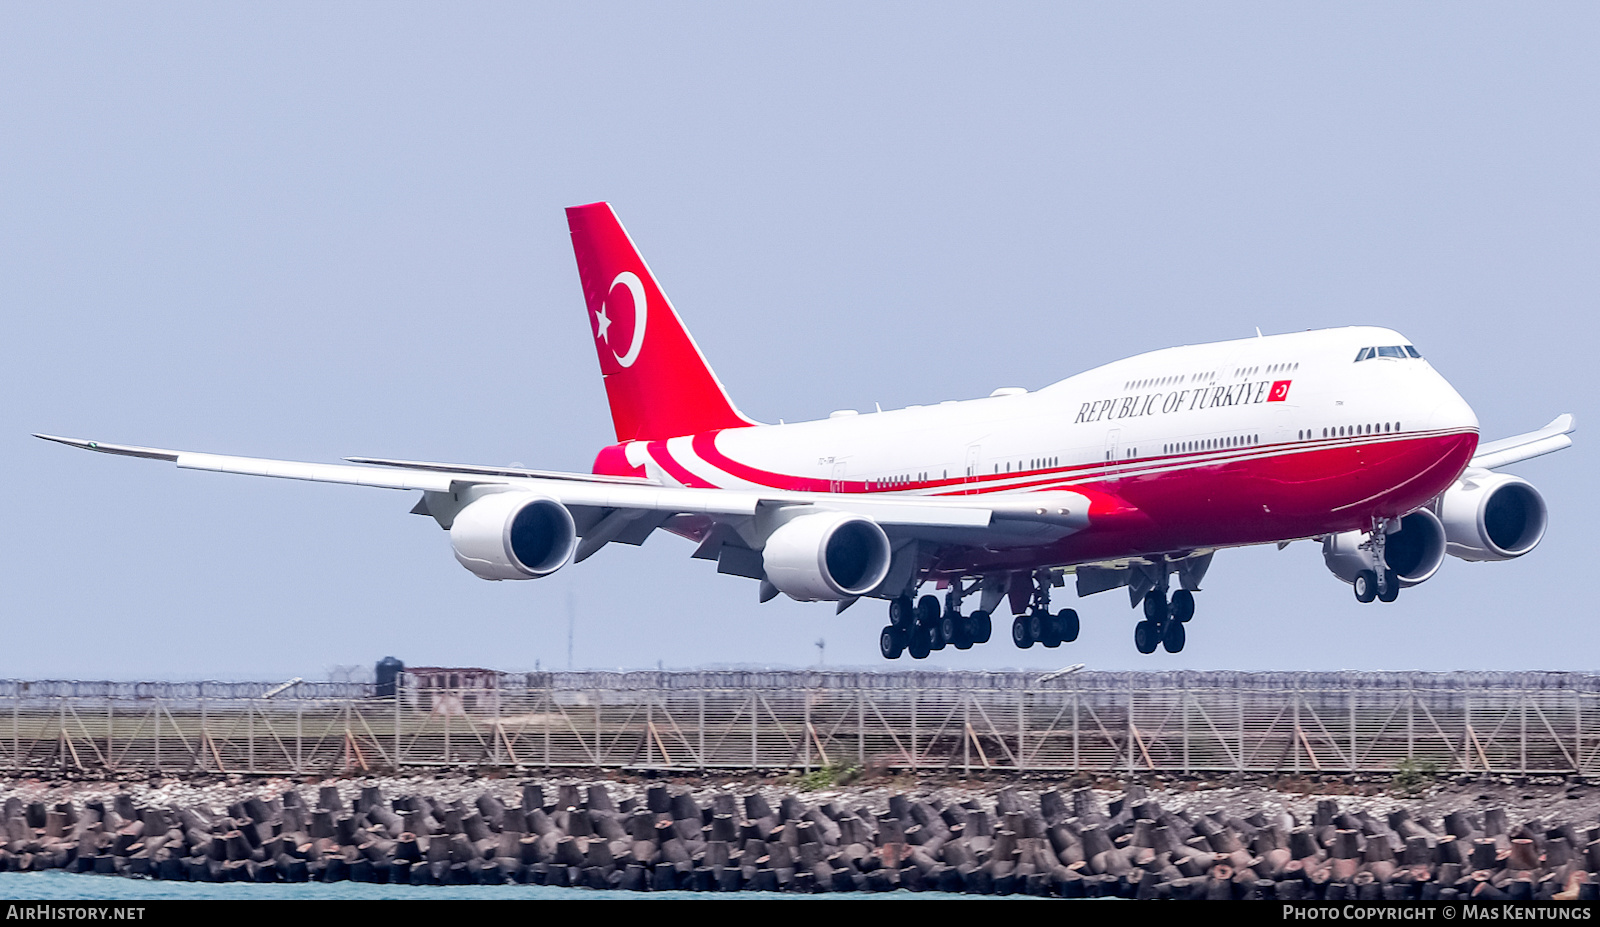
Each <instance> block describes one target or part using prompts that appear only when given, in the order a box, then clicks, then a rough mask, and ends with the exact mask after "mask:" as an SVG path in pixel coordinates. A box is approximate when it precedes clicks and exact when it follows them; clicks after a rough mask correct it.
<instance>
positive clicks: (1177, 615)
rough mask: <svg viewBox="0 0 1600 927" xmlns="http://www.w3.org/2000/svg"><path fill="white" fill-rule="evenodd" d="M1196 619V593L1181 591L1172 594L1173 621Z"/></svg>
mask: <svg viewBox="0 0 1600 927" xmlns="http://www.w3.org/2000/svg"><path fill="white" fill-rule="evenodd" d="M1193 617H1194V593H1192V592H1190V591H1189V590H1187V589H1179V590H1178V591H1177V592H1174V593H1173V594H1172V620H1174V621H1188V620H1189V619H1190V618H1193Z"/></svg>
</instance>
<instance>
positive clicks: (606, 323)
mask: <svg viewBox="0 0 1600 927" xmlns="http://www.w3.org/2000/svg"><path fill="white" fill-rule="evenodd" d="M594 320H595V325H596V327H597V328H598V329H599V331H596V332H595V334H594V336H595V337H596V338H602V339H604V340H605V343H606V344H610V343H611V338H610V337H609V336H607V335H606V329H608V328H610V327H611V320H610V319H608V318H606V307H605V304H604V303H601V304H600V311H599V312H596V313H595V314H594Z"/></svg>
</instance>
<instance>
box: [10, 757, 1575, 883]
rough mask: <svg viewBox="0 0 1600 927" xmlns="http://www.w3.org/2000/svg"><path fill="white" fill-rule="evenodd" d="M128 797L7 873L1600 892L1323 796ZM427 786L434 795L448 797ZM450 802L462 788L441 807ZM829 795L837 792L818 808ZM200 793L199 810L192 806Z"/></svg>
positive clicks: (1561, 837)
mask: <svg viewBox="0 0 1600 927" xmlns="http://www.w3.org/2000/svg"><path fill="white" fill-rule="evenodd" d="M398 791H399V790H398V789H395V788H394V787H393V785H390V786H389V788H387V789H386V788H385V787H384V785H382V784H366V785H362V786H356V785H353V784H351V783H348V782H346V783H345V784H344V786H343V788H341V787H340V785H339V784H334V783H328V784H323V785H321V786H320V787H306V786H295V787H289V788H280V789H277V790H271V789H267V790H259V791H256V790H250V789H240V790H235V792H236V794H234V795H233V796H231V797H230V799H229V800H228V802H227V804H226V807H215V806H213V805H210V804H208V803H207V802H205V801H198V800H189V801H181V800H172V797H171V796H168V797H167V798H168V800H167V801H165V802H157V801H150V800H148V799H150V798H151V797H152V796H150V795H145V796H143V797H144V798H145V799H146V800H145V801H142V802H141V801H136V798H135V795H134V794H132V793H130V792H127V791H119V792H109V791H108V792H105V793H104V794H101V795H98V796H93V797H82V798H71V797H69V798H65V799H62V798H61V796H56V798H57V799H58V800H55V801H45V800H25V799H24V798H21V797H18V795H16V794H12V795H11V796H10V797H8V798H6V799H5V800H4V802H3V806H0V808H3V818H4V834H3V842H0V868H3V869H5V870H10V871H39V870H45V869H64V870H69V871H73V872H93V873H102V874H106V875H122V876H133V877H142V878H151V879H176V880H190V881H207V882H222V881H251V882H278V881H283V882H303V881H338V880H344V879H349V880H355V881H364V882H391V883H409V884H414V885H433V884H478V883H488V884H500V883H508V882H518V883H533V884H541V885H558V886H574V887H587V888H596V889H624V890H629V891H639V892H647V891H666V890H690V891H707V892H732V891H745V890H754V891H793V892H862V891H865V892H886V891H893V890H897V889H906V890H910V891H930V890H937V891H945V892H968V893H979V894H1028V895H1037V896H1060V897H1068V898H1078V897H1103V896H1119V897H1126V898H1174V899H1241V898H1243V899H1280V900H1312V899H1324V900H1378V899H1386V900H1404V899H1422V900H1429V899H1452V898H1476V899H1497V900H1498V899H1506V900H1516V899H1522V900H1537V899H1547V900H1548V899H1577V900H1595V899H1597V898H1600V886H1597V883H1596V882H1595V880H1594V879H1593V878H1592V877H1591V873H1594V872H1597V871H1600V825H1594V824H1589V825H1584V826H1573V825H1571V824H1554V823H1540V822H1536V821H1525V822H1516V823H1513V822H1510V821H1508V820H1507V815H1506V813H1505V811H1504V810H1497V809H1489V810H1487V811H1485V812H1483V813H1481V814H1478V813H1468V812H1452V813H1448V814H1445V815H1443V816H1442V818H1441V819H1440V820H1437V821H1434V820H1430V819H1429V818H1427V817H1422V816H1417V817H1413V816H1412V814H1411V812H1409V811H1407V810H1404V809H1395V810H1391V811H1390V812H1389V813H1387V814H1386V815H1374V814H1372V813H1370V812H1369V811H1366V810H1362V809H1360V808H1352V809H1351V810H1341V808H1340V805H1339V803H1338V802H1337V801H1336V800H1334V799H1323V800H1321V801H1318V802H1317V803H1316V805H1315V811H1314V812H1313V813H1309V814H1306V815H1304V816H1303V817H1304V818H1305V819H1297V818H1296V817H1295V816H1293V815H1292V814H1290V813H1288V812H1287V811H1274V812H1271V813H1268V812H1264V811H1254V812H1250V813H1247V814H1245V815H1244V816H1243V817H1239V816H1236V812H1237V811H1239V810H1241V809H1234V811H1229V810H1224V809H1216V810H1211V811H1198V810H1195V809H1194V808H1193V807H1191V808H1175V809H1174V808H1164V807H1162V805H1161V804H1160V803H1158V801H1156V800H1155V799H1154V798H1152V797H1151V796H1150V795H1149V794H1148V793H1147V792H1146V791H1145V790H1144V789H1143V787H1141V786H1138V785H1129V786H1128V787H1127V789H1126V791H1125V792H1124V793H1122V794H1121V795H1117V794H1115V793H1104V792H1095V791H1092V790H1090V789H1087V788H1083V789H1076V790H1072V791H1070V792H1062V791H1058V790H1053V789H1052V790H1046V791H1042V792H1037V793H1023V792H1021V791H1019V790H1017V789H1014V788H1002V789H999V790H998V791H996V792H994V793H993V794H989V795H983V794H974V795H969V796H966V797H960V796H952V795H950V794H948V793H945V794H943V795H941V794H939V793H934V794H928V795H925V796H920V797H912V796H907V795H904V794H893V795H888V796H887V798H886V802H885V801H882V800H879V801H875V802H863V801H861V800H860V799H861V797H862V796H861V795H859V794H858V795H856V796H855V797H854V800H852V798H851V797H850V794H849V793H843V794H842V795H834V796H832V797H831V800H823V801H818V802H816V803H808V802H807V801H805V800H804V798H803V797H802V794H801V793H787V792H779V791H774V790H771V789H759V790H740V791H743V792H744V794H740V793H739V792H738V791H735V790H732V789H707V790H701V791H699V792H691V791H688V790H684V789H675V788H671V787H669V786H667V785H664V784H650V785H644V786H631V785H622V786H619V785H616V784H608V783H602V782H593V783H588V784H582V783H573V782H565V783H548V782H530V783H526V784H522V785H520V786H517V785H512V784H509V783H504V782H501V783H483V784H480V785H479V786H477V787H475V788H469V789H461V788H454V789H448V790H440V789H433V790H429V789H427V788H416V789H413V790H411V791H409V792H408V793H406V794H386V792H398ZM430 791H431V792H432V793H433V794H430ZM449 792H454V793H455V794H454V795H453V796H451V795H450V794H447V793H449ZM824 797H825V798H827V797H828V796H824ZM191 798H193V796H191Z"/></svg>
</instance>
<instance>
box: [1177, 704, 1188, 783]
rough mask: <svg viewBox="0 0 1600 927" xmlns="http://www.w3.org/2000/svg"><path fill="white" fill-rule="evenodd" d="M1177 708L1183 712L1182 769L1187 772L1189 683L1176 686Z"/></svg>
mask: <svg viewBox="0 0 1600 927" xmlns="http://www.w3.org/2000/svg"><path fill="white" fill-rule="evenodd" d="M1178 710H1179V711H1181V712H1182V713H1183V771H1184V772H1185V773H1188V772H1189V683H1188V682H1187V681H1185V682H1184V684H1183V685H1182V686H1180V687H1178Z"/></svg>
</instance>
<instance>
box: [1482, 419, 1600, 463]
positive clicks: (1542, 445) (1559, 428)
mask: <svg viewBox="0 0 1600 927" xmlns="http://www.w3.org/2000/svg"><path fill="white" fill-rule="evenodd" d="M1577 429H1578V422H1577V419H1575V418H1573V416H1572V413H1570V412H1568V413H1566V414H1563V415H1558V416H1556V418H1555V421H1553V422H1551V423H1550V424H1548V425H1546V426H1544V427H1543V428H1541V429H1539V430H1538V431H1530V432H1528V433H1527V434H1521V435H1515V436H1513V437H1510V438H1501V439H1500V440H1499V441H1490V442H1489V443H1488V444H1480V445H1478V452H1477V453H1476V454H1474V455H1472V461H1471V462H1470V463H1469V464H1468V466H1469V467H1477V468H1479V469H1483V470H1498V469H1499V468H1501V467H1509V466H1510V465H1512V464H1514V463H1521V462H1522V461H1524V460H1531V459H1532V458H1534V457H1542V456H1544V455H1545V454H1553V453H1555V452H1556V451H1559V450H1562V449H1563V448H1567V447H1571V446H1572V439H1571V438H1569V437H1567V435H1570V434H1572V433H1573V432H1574V431H1576V430H1577Z"/></svg>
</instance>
